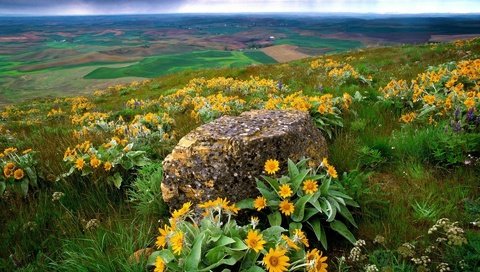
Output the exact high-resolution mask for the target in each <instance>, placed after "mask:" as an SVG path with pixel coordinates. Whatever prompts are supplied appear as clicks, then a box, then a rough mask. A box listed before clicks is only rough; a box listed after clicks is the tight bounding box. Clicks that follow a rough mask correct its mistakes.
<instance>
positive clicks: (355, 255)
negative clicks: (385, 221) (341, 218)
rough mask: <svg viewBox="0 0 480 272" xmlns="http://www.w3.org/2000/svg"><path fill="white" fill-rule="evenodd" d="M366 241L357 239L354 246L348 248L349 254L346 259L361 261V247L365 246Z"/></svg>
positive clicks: (362, 258)
mask: <svg viewBox="0 0 480 272" xmlns="http://www.w3.org/2000/svg"><path fill="white" fill-rule="evenodd" d="M366 244H367V243H366V242H365V240H361V239H360V240H357V241H356V242H355V244H354V247H353V248H352V249H351V250H350V255H349V256H348V259H349V260H350V261H352V262H358V261H363V260H364V259H365V256H364V255H363V254H362V249H361V247H363V246H365V245H366Z"/></svg>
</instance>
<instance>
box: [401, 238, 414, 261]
mask: <svg viewBox="0 0 480 272" xmlns="http://www.w3.org/2000/svg"><path fill="white" fill-rule="evenodd" d="M397 251H398V253H400V255H402V256H403V257H413V256H414V255H415V246H414V245H413V244H411V243H408V242H407V243H403V244H402V245H401V246H399V247H398V249H397Z"/></svg>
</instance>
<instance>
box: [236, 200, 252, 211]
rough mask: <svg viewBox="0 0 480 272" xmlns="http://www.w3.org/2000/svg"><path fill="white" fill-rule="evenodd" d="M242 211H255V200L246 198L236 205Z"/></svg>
mask: <svg viewBox="0 0 480 272" xmlns="http://www.w3.org/2000/svg"><path fill="white" fill-rule="evenodd" d="M235 206H237V207H238V208H240V209H253V198H246V199H243V200H240V201H239V202H237V203H235Z"/></svg>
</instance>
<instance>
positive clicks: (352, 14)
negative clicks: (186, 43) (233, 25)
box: [0, 11, 480, 18]
mask: <svg viewBox="0 0 480 272" xmlns="http://www.w3.org/2000/svg"><path fill="white" fill-rule="evenodd" d="M156 15H192V16H200V15H201V16H216V15H229V16H235V15H279V16H281V15H288V16H305V15H306V16H324V17H329V16H332V17H342V16H344V17H356V16H361V17H369V16H376V17H428V16H432V17H442V16H446V17H449V16H480V12H475V13H454V12H450V13H446V12H443V13H375V12H364V13H361V12H307V11H304V12H158V13H119V14H113V13H98V14H28V13H26V14H20V13H18V14H10V13H4V14H2V13H0V17H32V18H34V17H95V16H112V17H114V16H156Z"/></svg>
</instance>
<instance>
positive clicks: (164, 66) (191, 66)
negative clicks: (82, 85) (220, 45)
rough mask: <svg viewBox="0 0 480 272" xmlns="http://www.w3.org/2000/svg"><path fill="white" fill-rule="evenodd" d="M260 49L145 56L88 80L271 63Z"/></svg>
mask: <svg viewBox="0 0 480 272" xmlns="http://www.w3.org/2000/svg"><path fill="white" fill-rule="evenodd" d="M274 62H275V60H273V59H272V58H270V57H268V56H267V55H265V54H264V53H263V52H260V51H259V52H237V51H214V50H207V51H196V52H189V53H183V54H173V55H162V56H157V57H149V58H145V59H143V60H142V61H140V62H139V63H137V64H133V65H130V66H127V67H122V68H98V69H96V70H94V71H93V72H91V73H89V74H87V75H86V76H85V78H87V79H106V78H119V77H126V76H138V77H148V78H153V77H158V76H160V75H165V74H170V73H175V72H178V71H182V70H198V69H202V68H216V67H241V66H246V65H250V64H262V63H274Z"/></svg>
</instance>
